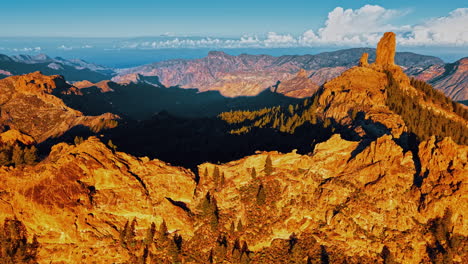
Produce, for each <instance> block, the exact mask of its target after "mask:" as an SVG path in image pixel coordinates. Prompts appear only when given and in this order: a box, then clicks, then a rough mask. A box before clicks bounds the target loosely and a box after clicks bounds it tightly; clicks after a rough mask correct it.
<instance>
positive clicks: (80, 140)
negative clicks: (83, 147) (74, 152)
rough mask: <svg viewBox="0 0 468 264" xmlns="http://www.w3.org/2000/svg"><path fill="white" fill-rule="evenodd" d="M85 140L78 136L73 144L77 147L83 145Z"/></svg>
mask: <svg viewBox="0 0 468 264" xmlns="http://www.w3.org/2000/svg"><path fill="white" fill-rule="evenodd" d="M83 141H84V139H83V137H79V136H76V137H75V138H74V139H73V142H74V143H75V145H76V146H78V145H79V144H81V143H83Z"/></svg>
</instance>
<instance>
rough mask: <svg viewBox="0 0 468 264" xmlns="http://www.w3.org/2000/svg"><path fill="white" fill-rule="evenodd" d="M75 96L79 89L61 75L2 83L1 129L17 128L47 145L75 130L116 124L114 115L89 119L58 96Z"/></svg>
mask: <svg viewBox="0 0 468 264" xmlns="http://www.w3.org/2000/svg"><path fill="white" fill-rule="evenodd" d="M73 93H79V90H78V89H77V88H75V87H72V86H70V85H68V84H67V83H66V82H65V80H64V79H63V77H61V76H58V75H55V76H45V75H42V74H41V73H39V72H34V73H30V74H26V75H20V76H12V77H8V78H6V79H3V80H0V129H1V130H6V129H7V128H10V129H16V130H19V131H21V132H22V133H25V134H28V135H30V136H32V137H33V138H34V139H35V140H36V141H37V142H43V141H45V140H46V139H48V138H51V137H57V136H60V135H62V134H64V133H65V132H67V131H68V130H70V129H71V128H73V127H81V126H82V127H88V128H89V129H90V130H94V131H99V130H101V129H103V128H110V127H114V126H115V125H116V121H115V120H116V119H117V118H118V117H117V116H115V115H113V114H103V115H101V116H85V115H83V114H82V113H81V112H79V111H77V110H74V109H72V108H69V107H67V106H66V105H65V104H64V103H63V101H62V100H61V99H59V98H57V97H56V96H55V95H58V94H73Z"/></svg>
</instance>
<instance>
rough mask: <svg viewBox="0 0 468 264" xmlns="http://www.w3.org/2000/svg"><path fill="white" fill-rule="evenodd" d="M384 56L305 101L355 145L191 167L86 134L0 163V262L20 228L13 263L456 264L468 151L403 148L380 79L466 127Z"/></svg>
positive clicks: (464, 248) (401, 126)
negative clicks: (30, 162) (29, 161)
mask: <svg viewBox="0 0 468 264" xmlns="http://www.w3.org/2000/svg"><path fill="white" fill-rule="evenodd" d="M394 53H395V35H394V34H393V33H386V34H385V35H384V37H383V38H382V40H381V41H380V42H379V46H378V50H377V60H376V62H375V63H372V64H369V63H368V62H367V60H366V58H367V56H365V55H364V56H363V57H362V60H361V62H360V66H358V67H353V68H351V69H350V70H348V71H346V72H344V73H343V74H342V75H341V76H340V77H338V78H335V79H333V80H332V81H330V82H328V83H326V84H325V85H324V86H323V88H322V90H321V91H320V94H319V95H317V96H316V97H315V98H316V100H317V102H316V103H315V106H316V108H315V109H313V110H314V111H315V112H314V113H311V115H312V114H313V115H314V116H317V117H318V118H322V119H324V120H325V119H328V120H331V119H333V120H334V122H336V123H337V124H340V125H341V126H342V129H348V130H350V131H354V132H355V133H357V134H359V133H362V134H363V135H367V136H366V137H362V139H361V138H358V140H356V141H350V140H346V139H343V138H342V137H341V136H340V135H338V134H335V135H333V136H332V137H331V138H329V139H328V140H326V141H325V142H322V143H319V144H316V145H315V147H314V150H313V152H312V153H309V154H307V155H301V154H298V153H296V151H292V152H290V153H279V152H276V151H271V152H262V151H259V152H257V153H256V154H255V155H250V156H247V157H244V158H242V159H239V160H235V161H231V162H227V163H224V164H212V163H203V164H200V165H199V166H198V170H197V172H196V173H193V172H191V171H189V170H187V169H184V168H181V167H174V166H171V165H170V164H167V163H164V162H162V161H159V160H150V159H148V158H136V157H133V156H131V155H129V154H126V153H123V152H118V151H116V150H115V148H114V146H113V145H112V144H109V145H110V147H107V146H106V145H104V144H102V143H101V142H100V140H99V139H98V138H96V137H91V138H89V139H87V140H85V141H84V142H77V143H76V144H74V145H69V144H66V143H61V144H58V145H56V146H54V147H53V149H52V151H51V153H50V155H49V157H47V159H45V160H43V161H41V162H40V163H38V164H36V165H34V166H26V167H17V168H12V167H1V168H0V175H1V176H2V177H0V221H4V222H5V225H4V230H6V231H4V230H0V238H2V239H3V238H5V237H6V238H7V239H3V240H1V241H0V242H1V243H0V247H1V249H2V250H0V254H4V255H0V256H1V257H9V256H10V255H11V253H12V252H13V251H11V250H10V251H8V249H9V248H15V247H14V245H13V246H12V244H14V243H12V242H11V241H15V240H14V239H13V240H12V238H17V237H19V238H24V237H25V233H26V232H24V231H21V230H23V229H25V230H26V231H27V234H28V239H29V241H32V242H31V245H29V248H33V249H37V252H36V251H34V250H30V251H27V250H26V251H25V252H26V253H24V252H23V251H21V250H16V251H14V252H13V253H15V252H16V253H15V254H16V255H15V254H13V255H15V257H17V256H18V255H20V256H22V255H21V254H22V253H24V254H25V255H26V254H29V255H28V256H30V258H29V259H28V260H29V261H30V263H34V261H35V260H37V262H39V263H465V262H466V261H467V260H468V239H467V236H468V221H467V219H468V218H467V217H466V215H465V214H466V212H467V211H468V203H467V202H468V190H467V188H466V176H467V175H468V146H465V145H458V144H456V143H454V142H453V140H452V139H451V138H449V137H446V138H436V137H434V136H433V137H430V138H429V139H428V140H424V141H422V142H420V144H419V145H418V146H417V151H415V150H412V151H411V150H409V149H408V146H407V144H406V143H405V142H404V140H402V139H403V138H404V137H403V135H405V132H408V125H409V124H407V123H406V122H405V120H403V117H402V116H400V115H398V114H396V112H395V111H392V110H391V109H390V108H389V107H388V105H387V103H386V99H387V96H389V95H388V93H389V92H388V91H386V89H388V88H389V86H390V85H391V84H389V82H390V81H391V80H392V81H393V82H396V83H397V84H398V85H396V86H395V87H396V88H398V89H401V91H403V92H404V93H405V94H407V95H408V96H412V95H414V97H411V100H414V102H415V103H417V104H418V105H421V107H424V108H427V109H429V111H433V112H438V113H442V114H443V115H444V116H446V118H447V119H448V120H452V121H453V122H466V120H464V119H463V118H462V117H461V116H459V115H457V113H455V112H453V111H449V110H446V109H444V108H440V107H439V106H438V105H436V104H435V102H433V103H429V102H428V101H425V100H423V99H418V98H419V97H418V96H419V95H421V92H420V91H419V90H418V89H416V88H415V87H413V86H412V85H411V82H410V80H409V78H408V77H407V76H406V75H405V74H404V73H403V70H402V69H401V68H400V67H398V66H397V65H395V64H394V61H393V58H394ZM389 76H391V77H392V78H393V79H391V78H389ZM279 88H280V87H279ZM293 111H294V107H293ZM356 111H360V112H362V113H364V118H362V117H361V118H360V120H357V119H356V117H355V116H354V114H353V112H354V113H356ZM293 113H294V112H293ZM15 221H16V222H15ZM19 222H21V223H22V224H23V225H24V227H22V226H21V224H19ZM12 223H16V226H17V228H16V229H17V230H20V231H21V232H20V231H17V232H16V233H15V232H10V231H11V230H14V228H11V226H12ZM152 223H154V224H152ZM9 230H10V231H9ZM33 235H35V236H36V240H37V243H36V242H34V241H36V240H33V239H32V237H33ZM8 239H9V240H8ZM19 240H21V239H19ZM9 242H10V243H9ZM17 245H19V246H17V248H18V249H21V248H22V247H21V245H24V239H23V244H21V243H19V242H18V243H17ZM23 247H26V246H23ZM26 248H28V247H26ZM4 249H5V250H4ZM5 252H6V253H5ZM8 254H10V255H8ZM17 259H21V258H20V257H18V258H17ZM24 262H26V261H24Z"/></svg>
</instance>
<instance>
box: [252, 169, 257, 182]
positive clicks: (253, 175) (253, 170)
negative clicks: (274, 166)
mask: <svg viewBox="0 0 468 264" xmlns="http://www.w3.org/2000/svg"><path fill="white" fill-rule="evenodd" d="M251 175H252V179H256V178H257V171H256V170H255V167H252V172H251Z"/></svg>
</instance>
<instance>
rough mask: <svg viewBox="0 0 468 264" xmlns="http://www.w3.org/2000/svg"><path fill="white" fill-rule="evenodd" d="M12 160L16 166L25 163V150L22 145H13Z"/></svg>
mask: <svg viewBox="0 0 468 264" xmlns="http://www.w3.org/2000/svg"><path fill="white" fill-rule="evenodd" d="M11 160H12V162H13V163H14V164H15V166H18V165H21V164H23V163H24V151H23V149H22V148H21V147H20V146H18V145H15V146H14V147H13V155H12V157H11Z"/></svg>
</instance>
